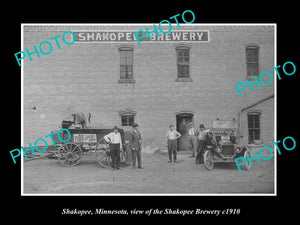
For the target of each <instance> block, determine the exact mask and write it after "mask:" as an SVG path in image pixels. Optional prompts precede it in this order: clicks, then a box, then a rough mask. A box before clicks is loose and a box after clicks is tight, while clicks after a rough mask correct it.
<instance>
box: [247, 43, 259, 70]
mask: <svg viewBox="0 0 300 225" xmlns="http://www.w3.org/2000/svg"><path fill="white" fill-rule="evenodd" d="M258 52H259V47H258V46H247V47H246V63H247V76H257V75H258V74H259V58H258V57H259V56H258Z"/></svg>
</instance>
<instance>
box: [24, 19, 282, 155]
mask: <svg viewBox="0 0 300 225" xmlns="http://www.w3.org/2000/svg"><path fill="white" fill-rule="evenodd" d="M145 27H147V28H148V30H153V24H116V25H115V24H103V25H101V24H98V25H94V24H92V25H86V24H84V25H81V24H70V25H51V24H49V25H39V24H35V25H31V24H28V25H26V24H25V25H23V49H25V48H27V49H28V50H29V51H30V50H31V51H34V48H33V46H34V45H38V44H39V43H41V42H42V41H45V40H48V41H49V39H50V38H51V37H54V36H57V35H61V34H63V33H64V32H65V31H72V32H73V33H74V35H75V37H76V39H75V42H74V43H73V44H72V45H64V46H63V45H62V44H61V49H58V48H57V47H56V48H55V47H54V45H55V40H53V39H52V41H51V43H52V44H53V50H52V53H51V54H49V55H40V57H39V58H38V57H37V55H36V54H32V55H31V57H32V59H33V60H32V61H30V60H28V58H27V59H26V58H25V59H24V60H23V62H22V63H23V65H22V73H23V106H22V107H23V138H24V141H23V142H24V143H23V144H24V145H26V143H28V142H32V141H33V140H35V139H37V138H40V137H44V136H45V135H47V134H49V133H50V132H51V131H53V130H58V129H59V126H60V125H61V121H62V120H63V119H64V118H66V117H68V116H70V115H71V114H72V113H74V112H83V113H84V114H87V113H91V123H90V124H88V126H91V127H99V128H101V127H103V128H107V127H113V126H114V125H117V126H119V127H120V128H122V129H124V130H125V131H126V130H131V125H132V124H133V123H134V122H136V123H138V124H139V129H140V131H141V133H142V138H143V146H144V149H146V150H149V151H151V150H156V149H157V148H165V146H166V132H167V130H168V126H169V125H170V124H173V125H175V127H176V129H177V130H179V131H181V130H180V124H182V123H184V122H185V123H189V122H194V124H195V126H196V127H198V126H199V125H200V124H204V125H205V126H206V127H208V128H211V127H212V126H213V123H214V122H216V121H221V122H222V121H227V122H228V121H231V122H232V124H233V126H234V127H236V128H240V129H239V131H238V135H239V136H241V143H242V144H245V145H250V146H251V145H257V146H259V145H267V144H269V143H271V142H273V140H274V120H275V119H274V99H275V98H274V94H275V92H274V87H275V84H274V82H273V83H271V84H270V85H268V86H262V87H261V88H258V87H257V85H252V89H253V91H252V92H251V91H250V90H249V89H245V90H243V91H242V96H239V95H238V93H237V91H236V89H235V86H234V85H235V84H236V83H238V82H240V81H245V80H246V79H248V80H249V82H254V79H253V76H255V75H259V74H260V73H261V72H263V71H269V70H270V68H273V67H274V66H275V61H274V56H275V54H276V52H275V45H276V43H275V41H276V39H275V36H276V26H275V25H274V24H253V25H249V24H246V25H243V24H236V25H235V24H228V25H226V24H189V25H186V24H183V25H182V26H180V29H179V28H177V27H176V26H173V29H172V31H171V32H170V33H169V34H164V33H160V35H159V36H158V35H157V34H156V33H155V32H153V33H151V37H152V38H151V40H150V39H149V38H148V37H145V39H144V40H140V45H138V43H137V41H136V40H135V38H134V35H133V33H134V32H136V31H138V30H142V29H144V28H145ZM166 30H168V29H166ZM145 36H147V35H145ZM66 38H72V35H71V36H70V37H66ZM55 46H56V45H55ZM46 48H47V46H46V45H45V46H44V51H45V52H46V51H47V49H46ZM272 74H274V73H273V71H272ZM181 132H182V131H181ZM183 139H184V138H183ZM182 142H184V140H182ZM185 147H186V146H184V144H182V145H181V148H185Z"/></svg>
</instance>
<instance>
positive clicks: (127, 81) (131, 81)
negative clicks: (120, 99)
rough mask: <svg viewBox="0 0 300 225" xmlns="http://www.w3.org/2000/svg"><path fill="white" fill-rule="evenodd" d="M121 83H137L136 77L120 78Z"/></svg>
mask: <svg viewBox="0 0 300 225" xmlns="http://www.w3.org/2000/svg"><path fill="white" fill-rule="evenodd" d="M119 83H135V79H119Z"/></svg>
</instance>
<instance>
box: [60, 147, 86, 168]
mask: <svg viewBox="0 0 300 225" xmlns="http://www.w3.org/2000/svg"><path fill="white" fill-rule="evenodd" d="M81 155H82V150H81V146H80V145H77V144H75V143H67V144H64V145H63V146H62V147H61V148H60V149H59V154H58V160H59V162H60V163H61V164H62V165H63V166H75V165H77V164H78V163H79V162H80V159H81Z"/></svg>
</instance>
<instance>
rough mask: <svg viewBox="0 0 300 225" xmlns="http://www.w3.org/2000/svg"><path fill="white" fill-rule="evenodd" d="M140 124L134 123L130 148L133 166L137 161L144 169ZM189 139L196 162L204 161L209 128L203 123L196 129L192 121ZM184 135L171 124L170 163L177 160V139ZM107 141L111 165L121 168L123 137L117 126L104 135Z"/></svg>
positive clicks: (168, 141) (168, 138)
mask: <svg viewBox="0 0 300 225" xmlns="http://www.w3.org/2000/svg"><path fill="white" fill-rule="evenodd" d="M138 126H139V125H138V124H137V123H134V124H133V125H132V128H133V129H132V131H131V132H130V135H129V148H131V153H132V167H133V169H135V168H136V162H137V165H138V167H137V168H139V169H142V159H141V143H142V136H141V133H140V131H139V130H138ZM187 132H188V133H187V134H188V140H189V144H190V149H191V151H192V156H191V157H195V158H196V163H197V164H200V163H203V151H204V147H205V138H206V134H207V132H209V130H208V129H206V128H205V126H204V125H203V124H201V125H200V126H199V129H196V128H195V126H194V124H193V123H192V122H191V123H190V124H189V129H188V131H187ZM181 136H182V135H181V134H180V133H179V132H178V131H176V130H175V129H174V126H173V125H170V126H169V130H168V131H167V135H166V137H167V145H168V155H169V161H168V162H169V163H171V162H172V161H174V162H177V139H178V138H180V137H181ZM104 139H105V141H106V142H108V143H109V144H110V156H111V159H112V163H111V167H112V169H113V170H115V169H117V170H119V169H120V151H122V148H123V145H122V138H121V134H120V132H119V129H118V127H117V126H115V127H114V128H113V132H111V133H109V134H107V135H105V136H104Z"/></svg>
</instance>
